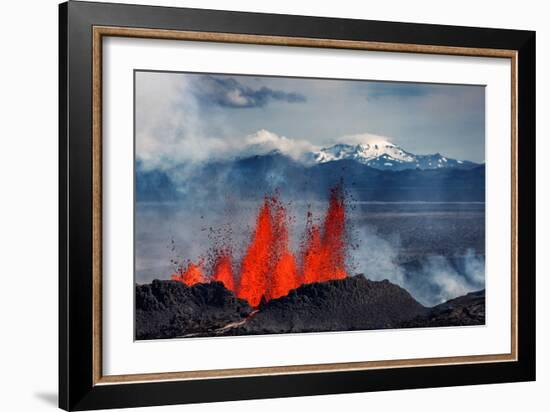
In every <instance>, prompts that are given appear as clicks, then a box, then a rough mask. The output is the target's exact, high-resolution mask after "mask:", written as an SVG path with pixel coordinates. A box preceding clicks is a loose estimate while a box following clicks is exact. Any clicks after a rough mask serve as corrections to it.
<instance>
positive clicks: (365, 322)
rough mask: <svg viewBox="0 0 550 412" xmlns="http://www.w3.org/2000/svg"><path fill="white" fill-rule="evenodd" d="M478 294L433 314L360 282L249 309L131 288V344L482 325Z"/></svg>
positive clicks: (195, 291)
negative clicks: (133, 319) (133, 334)
mask: <svg viewBox="0 0 550 412" xmlns="http://www.w3.org/2000/svg"><path fill="white" fill-rule="evenodd" d="M484 323H485V291H479V292H473V293H469V294H468V295H465V296H462V297H459V298H456V299H452V300H449V301H447V302H445V303H443V304H441V305H437V306H435V307H433V308H426V307H424V306H422V305H421V304H420V303H418V302H417V301H416V300H415V299H414V298H413V297H412V296H411V295H410V294H409V293H408V292H407V291H406V290H405V289H403V288H401V287H399V286H397V285H395V284H393V283H391V282H389V281H387V280H383V281H371V280H368V279H366V278H365V277H363V276H354V277H349V278H346V279H343V280H332V281H328V282H323V283H312V284H307V285H302V286H300V287H299V288H297V289H295V290H292V291H291V292H290V293H289V294H288V295H287V296H284V297H281V298H278V299H273V300H270V301H268V302H267V303H263V304H261V305H260V307H259V308H256V309H255V308H252V307H250V306H249V305H248V303H247V302H246V301H245V300H243V299H239V298H237V297H236V296H235V295H234V294H233V292H231V291H229V290H227V289H225V288H224V286H223V284H222V283H220V282H212V283H205V284H197V285H195V286H191V287H189V286H186V285H184V284H183V283H181V282H176V281H170V280H166V281H161V280H154V281H153V282H152V283H151V284H146V285H136V339H138V340H142V339H165V338H175V337H193V336H195V337H196V336H229V335H232V336H234V335H259V334H274V333H302V332H326V331H350V330H369V329H393V328H417V327H436V326H462V325H483V324H484Z"/></svg>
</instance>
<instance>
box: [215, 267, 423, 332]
mask: <svg viewBox="0 0 550 412" xmlns="http://www.w3.org/2000/svg"><path fill="white" fill-rule="evenodd" d="M427 311H428V309H426V308H425V307H423V306H422V305H421V304H420V303H418V302H417V301H416V300H414V299H413V298H412V296H411V295H410V294H409V293H408V292H407V291H406V290H405V289H402V288H401V287H399V286H397V285H394V284H393V283H390V282H389V281H387V280H384V281H379V282H378V281H371V280H368V279H366V278H365V277H363V276H355V277H349V278H346V279H343V280H332V281H328V282H323V283H312V284H308V285H302V286H300V287H299V288H297V289H295V290H293V291H291V292H290V293H289V294H288V295H287V296H284V297H281V298H279V299H273V300H271V301H269V302H267V303H265V304H264V305H262V306H261V307H260V310H259V312H258V313H257V314H255V315H254V316H253V317H251V318H250V320H248V321H247V322H246V323H244V324H243V325H241V326H239V327H237V328H233V329H230V330H228V331H227V332H226V334H230V335H253V334H273V333H298V332H321V331H348V330H365V329H387V328H394V327H396V326H397V325H399V324H401V323H402V322H404V321H405V320H410V319H412V318H415V317H417V316H421V315H424V314H426V312H427Z"/></svg>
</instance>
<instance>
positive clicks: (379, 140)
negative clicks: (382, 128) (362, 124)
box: [336, 133, 393, 145]
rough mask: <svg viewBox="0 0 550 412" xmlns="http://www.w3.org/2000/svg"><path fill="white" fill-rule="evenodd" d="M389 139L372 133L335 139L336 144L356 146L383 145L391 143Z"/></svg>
mask: <svg viewBox="0 0 550 412" xmlns="http://www.w3.org/2000/svg"><path fill="white" fill-rule="evenodd" d="M392 140H393V139H392V138H391V137H386V136H381V135H378V134H373V133H357V134H349V135H345V136H341V137H338V138H336V141H337V142H338V143H346V144H351V145H357V144H384V143H386V142H390V143H393V141H392Z"/></svg>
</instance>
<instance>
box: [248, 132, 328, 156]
mask: <svg viewBox="0 0 550 412" xmlns="http://www.w3.org/2000/svg"><path fill="white" fill-rule="evenodd" d="M243 143H244V145H245V148H246V149H245V152H248V153H250V154H264V153H269V152H271V151H274V150H277V151H279V152H281V153H283V154H285V155H287V156H290V157H292V158H293V159H295V160H298V159H300V158H301V157H302V156H303V155H304V154H305V153H307V152H312V151H314V150H317V149H318V147H317V146H314V145H313V144H311V143H310V142H309V141H307V140H300V139H289V138H287V137H285V136H279V135H278V134H276V133H273V132H270V131H269V130H265V129H262V130H258V131H257V132H256V133H253V134H251V135H248V136H246V137H245V138H244V141H243Z"/></svg>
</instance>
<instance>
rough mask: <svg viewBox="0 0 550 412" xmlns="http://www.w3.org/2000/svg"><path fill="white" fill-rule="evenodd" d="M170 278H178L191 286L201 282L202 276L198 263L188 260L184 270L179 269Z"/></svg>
mask: <svg viewBox="0 0 550 412" xmlns="http://www.w3.org/2000/svg"><path fill="white" fill-rule="evenodd" d="M172 280H178V281H180V282H183V283H185V284H186V285H188V286H193V285H194V284H196V283H203V282H204V276H203V275H202V270H201V268H200V266H199V265H196V264H194V263H193V262H189V264H188V265H187V268H186V269H185V270H180V271H178V272H176V273H174V274H173V275H172Z"/></svg>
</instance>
